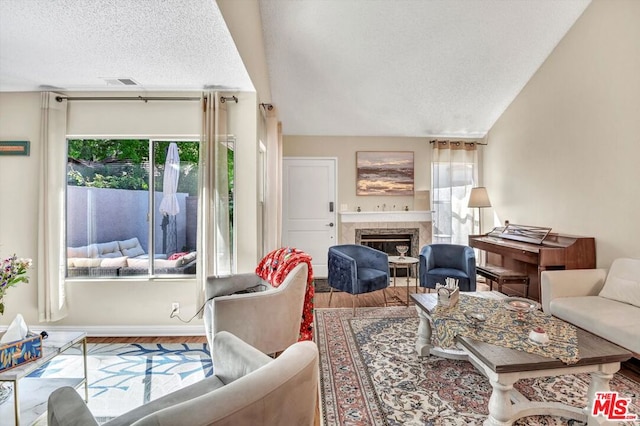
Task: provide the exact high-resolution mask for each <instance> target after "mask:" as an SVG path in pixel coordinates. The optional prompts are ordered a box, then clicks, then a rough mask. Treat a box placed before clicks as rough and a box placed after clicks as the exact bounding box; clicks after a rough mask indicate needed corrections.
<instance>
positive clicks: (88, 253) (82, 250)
mask: <svg viewBox="0 0 640 426" xmlns="http://www.w3.org/2000/svg"><path fill="white" fill-rule="evenodd" d="M67 257H68V258H69V257H85V258H86V257H98V247H97V245H96V244H91V245H88V246H80V247H67Z"/></svg>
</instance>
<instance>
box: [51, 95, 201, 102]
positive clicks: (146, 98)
mask: <svg viewBox="0 0 640 426" xmlns="http://www.w3.org/2000/svg"><path fill="white" fill-rule="evenodd" d="M63 100H67V101H144V102H149V101H199V100H200V97H169V96H137V97H135V98H133V97H126V96H122V97H121V96H87V97H74V96H56V101H58V102H62V101H63Z"/></svg>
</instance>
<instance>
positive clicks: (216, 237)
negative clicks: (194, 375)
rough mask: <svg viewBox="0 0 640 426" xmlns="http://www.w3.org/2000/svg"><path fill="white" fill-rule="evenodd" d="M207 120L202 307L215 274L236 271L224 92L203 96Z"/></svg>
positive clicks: (200, 222)
mask: <svg viewBox="0 0 640 426" xmlns="http://www.w3.org/2000/svg"><path fill="white" fill-rule="evenodd" d="M202 103H203V108H202V110H203V120H202V134H201V136H200V141H201V143H200V164H199V172H200V175H199V176H200V182H199V194H200V196H199V204H198V232H197V233H198V247H197V251H198V259H199V260H198V268H197V272H196V279H197V281H198V283H199V284H200V285H199V286H198V306H202V305H203V304H204V302H205V300H204V287H205V283H206V281H207V277H208V276H211V275H223V274H230V273H231V272H233V271H232V256H231V235H230V226H229V224H230V214H229V181H228V163H227V136H228V135H227V111H226V104H223V103H221V102H220V93H218V92H207V93H204V94H203V95H202Z"/></svg>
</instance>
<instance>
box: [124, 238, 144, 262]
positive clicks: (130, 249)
mask: <svg viewBox="0 0 640 426" xmlns="http://www.w3.org/2000/svg"><path fill="white" fill-rule="evenodd" d="M118 247H119V248H120V251H121V252H122V254H123V255H125V256H129V257H136V256H140V255H143V254H145V253H144V249H143V248H142V246H141V245H140V241H138V238H137V237H133V238H130V239H128V240H124V241H118Z"/></svg>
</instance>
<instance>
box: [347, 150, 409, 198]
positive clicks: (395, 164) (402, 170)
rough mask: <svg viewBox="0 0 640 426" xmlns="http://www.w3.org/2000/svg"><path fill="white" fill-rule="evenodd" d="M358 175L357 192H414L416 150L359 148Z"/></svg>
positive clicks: (359, 193) (393, 193) (381, 193)
mask: <svg viewBox="0 0 640 426" xmlns="http://www.w3.org/2000/svg"><path fill="white" fill-rule="evenodd" d="M356 174H357V176H356V195H413V182H414V164H413V151H358V152H356Z"/></svg>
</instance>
